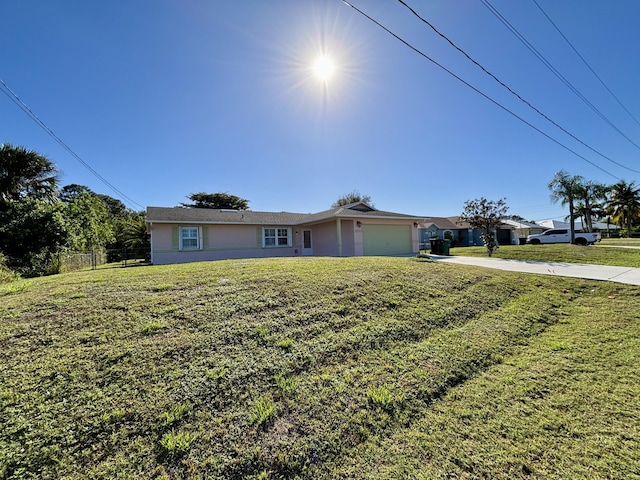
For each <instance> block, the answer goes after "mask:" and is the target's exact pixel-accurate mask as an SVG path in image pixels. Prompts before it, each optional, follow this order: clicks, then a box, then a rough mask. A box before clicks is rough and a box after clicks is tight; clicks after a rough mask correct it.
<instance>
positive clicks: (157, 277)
mask: <svg viewBox="0 0 640 480" xmlns="http://www.w3.org/2000/svg"><path fill="white" fill-rule="evenodd" d="M612 250H613V249H612ZM639 298H640V288H639V287H633V286H624V285H619V284H613V283H607V282H589V281H582V280H573V279H565V278H558V277H546V276H535V275H521V274H516V273H513V272H501V271H493V270H486V269H481V268H476V267H467V266H458V265H451V264H441V263H436V262H430V261H425V260H419V259H406V258H340V259H339V258H296V259H264V260H236V261H221V262H210V263H198V264H189V265H177V266H164V267H140V268H132V269H113V270H97V271H86V272H77V273H73V274H65V275H58V276H52V277H46V278H38V279H31V280H21V281H17V282H13V283H7V284H3V285H0V344H1V346H2V348H1V349H0V358H1V361H2V365H3V368H2V369H0V408H1V409H2V410H1V415H0V478H7V479H18V478H38V479H41V478H42V479H54V478H55V479H60V478H62V479H65V478H68V479H72V478H96V479H100V478H105V479H106V478H109V479H111V478H158V479H160V478H162V479H169V478H171V479H181V478H194V479H195V478H211V479H217V478H220V479H236V478H238V479H242V478H246V479H258V478H262V479H279V478H300V479H316V478H318V479H333V478H345V479H346V478H354V479H369V478H388V479H392V478H394V479H395V478H407V479H409V478H421V479H431V478H496V479H501V478H504V479H507V478H508V479H513V478H525V477H526V478H557V479H566V478H594V479H595V478H603V479H604V478H607V479H626V478H633V476H634V475H636V476H637V475H638V472H640V453H638V452H640V431H639V429H640V386H639V382H638V381H637V378H640V366H638V362H637V358H638V356H639V355H640V325H639V324H638V321H637V318H636V316H637V305H638V299H639Z"/></svg>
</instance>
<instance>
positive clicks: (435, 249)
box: [431, 238, 444, 255]
mask: <svg viewBox="0 0 640 480" xmlns="http://www.w3.org/2000/svg"><path fill="white" fill-rule="evenodd" d="M443 243H444V241H443V240H442V239H440V238H432V239H431V253H433V254H434V255H442V244H443Z"/></svg>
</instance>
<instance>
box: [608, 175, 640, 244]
mask: <svg viewBox="0 0 640 480" xmlns="http://www.w3.org/2000/svg"><path fill="white" fill-rule="evenodd" d="M607 210H608V212H609V213H610V214H611V218H612V220H613V221H614V222H616V223H617V224H618V225H621V226H623V225H624V226H626V227H627V235H628V236H631V225H632V224H633V221H634V220H635V219H637V218H639V217H640V186H637V185H636V184H635V182H630V183H627V182H625V181H624V180H620V181H619V182H618V183H616V184H615V185H613V186H611V188H610V191H609V201H608V202H607Z"/></svg>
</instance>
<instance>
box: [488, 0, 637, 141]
mask: <svg viewBox="0 0 640 480" xmlns="http://www.w3.org/2000/svg"><path fill="white" fill-rule="evenodd" d="M480 1H481V2H482V4H483V5H484V6H485V7H487V8H488V9H489V11H490V12H491V13H493V15H495V17H496V18H497V19H498V20H500V21H501V22H502V24H503V25H504V26H505V27H507V29H508V30H509V31H510V32H511V33H513V34H514V35H515V36H516V38H517V39H518V40H520V41H521V42H522V43H523V44H524V45H525V46H526V47H527V48H528V49H529V50H530V51H531V53H533V54H534V55H535V57H536V58H537V59H538V60H540V61H541V62H542V63H543V64H544V66H545V67H547V68H548V69H549V70H550V71H551V72H552V73H553V74H554V75H555V76H556V77H558V79H559V80H560V81H561V82H562V83H564V84H565V85H566V86H567V87H568V88H569V90H571V91H572V92H573V93H574V94H575V95H577V97H578V98H579V99H580V100H582V101H583V102H584V103H585V104H586V105H587V106H588V107H589V108H591V110H593V111H594V112H595V113H596V115H598V116H599V117H600V118H601V119H602V120H604V121H605V122H606V123H607V124H608V125H609V126H610V127H611V128H613V129H614V130H615V131H616V132H618V133H619V134H620V135H622V136H623V137H624V138H626V139H627V141H629V143H631V144H632V145H633V146H634V147H636V148H637V149H638V150H640V145H638V144H637V143H635V142H634V141H633V140H631V139H630V138H629V137H628V136H627V135H625V134H624V132H623V131H622V130H620V129H619V128H618V127H616V126H615V125H614V124H613V122H612V121H611V120H609V119H608V118H607V116H606V115H605V114H604V113H602V112H601V111H600V110H598V109H597V108H596V106H595V105H594V104H593V103H591V102H590V101H589V100H588V99H587V98H586V97H585V96H584V95H583V94H582V93H580V91H579V90H578V89H577V88H576V87H574V86H573V84H572V83H571V82H570V81H569V80H567V79H566V78H565V77H564V76H563V75H562V74H561V73H560V72H559V71H558V70H557V69H556V68H555V67H554V66H553V65H552V64H551V63H550V62H549V61H548V60H547V59H546V58H545V57H544V55H542V54H541V53H540V52H539V51H538V50H537V49H536V48H535V47H534V46H533V45H532V44H531V43H530V42H529V41H528V40H527V39H526V38H525V37H524V36H523V35H522V34H521V33H520V32H519V31H518V29H517V28H515V27H514V26H513V25H511V23H509V21H508V20H507V19H506V18H505V17H504V16H502V14H501V13H500V12H499V11H498V10H497V9H496V8H495V7H494V6H493V5H491V4H490V3H489V1H488V0H480Z"/></svg>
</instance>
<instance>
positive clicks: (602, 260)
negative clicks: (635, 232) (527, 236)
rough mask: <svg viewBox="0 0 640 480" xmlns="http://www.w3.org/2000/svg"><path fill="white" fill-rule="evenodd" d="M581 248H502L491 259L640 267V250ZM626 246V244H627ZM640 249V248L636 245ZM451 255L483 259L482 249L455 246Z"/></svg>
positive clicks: (523, 246) (533, 246) (604, 246)
mask: <svg viewBox="0 0 640 480" xmlns="http://www.w3.org/2000/svg"><path fill="white" fill-rule="evenodd" d="M611 240H612V242H609V243H604V244H602V245H600V244H598V245H594V246H588V247H581V246H579V245H569V244H554V245H501V246H500V248H498V250H496V251H495V252H494V254H493V257H494V258H507V259H510V260H531V261H537V262H566V263H588V264H596V265H614V266H620V267H635V268H640V249H637V248H608V247H610V246H612V245H614V246H617V247H621V246H622V245H620V244H619V243H617V242H615V243H614V242H613V240H617V239H611ZM626 246H629V245H626ZM639 246H640V245H639ZM450 253H451V255H459V256H461V257H462V256H469V257H486V256H487V249H486V248H485V247H458V248H452V249H451V250H450Z"/></svg>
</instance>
